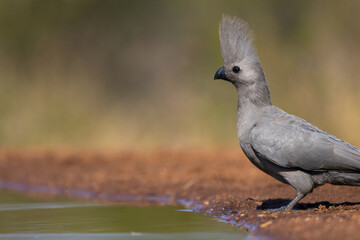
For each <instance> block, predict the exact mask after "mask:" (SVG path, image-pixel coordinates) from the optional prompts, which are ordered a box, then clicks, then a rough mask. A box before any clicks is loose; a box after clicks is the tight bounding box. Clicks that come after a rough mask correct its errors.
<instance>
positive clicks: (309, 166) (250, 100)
mask: <svg viewBox="0 0 360 240" xmlns="http://www.w3.org/2000/svg"><path fill="white" fill-rule="evenodd" d="M219 33H220V45H221V54H222V57H223V59H224V66H223V67H221V68H220V69H219V70H217V72H216V74H215V77H214V79H223V80H226V81H229V82H230V83H232V84H233V85H234V86H235V88H236V90H237V93H238V112H237V130H238V137H239V142H240V146H241V148H242V150H243V151H244V153H245V155H246V156H247V157H248V158H249V160H250V161H251V162H252V163H253V164H254V165H255V166H256V167H258V168H259V169H261V170H262V171H264V172H265V173H267V174H269V175H271V176H272V177H274V178H276V179H277V180H279V181H281V182H283V183H286V184H289V185H291V186H292V187H293V188H295V190H296V192H297V194H296V197H295V198H294V199H293V200H292V201H291V202H290V203H289V204H288V205H286V206H283V207H281V208H278V209H274V210H273V211H288V210H290V209H292V208H293V207H294V206H295V205H296V203H297V202H298V201H299V200H301V199H302V198H303V197H305V196H306V195H307V194H308V193H310V192H312V190H313V189H314V188H315V187H318V186H321V185H323V184H325V183H330V184H335V185H353V186H359V185H360V150H359V149H358V148H356V147H354V146H352V145H350V144H349V143H346V142H344V141H343V140H341V139H339V138H337V137H335V136H333V135H331V134H329V133H327V132H324V131H322V130H320V129H319V128H317V127H315V126H313V125H311V124H310V123H308V122H306V121H305V120H303V119H301V118H299V117H296V116H294V115H290V114H288V113H286V112H284V111H283V110H281V109H279V108H277V107H275V106H274V105H272V104H271V101H270V91H269V87H268V84H267V82H266V79H265V75H264V71H263V69H262V66H261V64H260V61H259V58H258V57H257V55H256V52H255V48H254V46H253V44H252V37H251V33H250V31H249V29H248V26H247V24H246V22H244V21H243V20H241V19H238V18H232V17H227V16H224V17H223V20H222V22H221V25H220V31H219Z"/></svg>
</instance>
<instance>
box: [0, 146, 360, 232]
mask: <svg viewBox="0 0 360 240" xmlns="http://www.w3.org/2000/svg"><path fill="white" fill-rule="evenodd" d="M0 176H1V177H0V180H2V181H8V182H15V183H25V184H31V185H46V186H48V187H58V188H60V189H63V192H62V193H63V194H71V191H70V190H71V189H82V190H89V191H92V192H95V193H96V194H102V195H96V196H104V194H105V195H106V194H108V195H111V194H122V195H126V196H129V195H132V196H142V197H144V199H145V198H146V197H158V196H167V197H171V199H173V201H174V202H176V201H177V200H178V199H187V200H190V201H193V202H200V203H202V204H203V208H202V209H201V211H203V212H205V213H208V214H211V215H216V216H224V215H226V216H225V217H223V218H224V219H226V220H227V221H229V222H230V223H233V224H236V225H239V226H241V227H243V228H247V229H248V230H250V231H251V232H252V233H253V234H254V235H257V236H259V237H271V238H273V239H359V236H360V202H359V201H360V194H359V193H360V188H359V187H344V186H331V185H326V186H322V187H319V188H317V189H315V190H314V192H313V193H312V194H310V195H308V196H307V197H306V198H304V199H303V200H302V201H301V202H300V204H298V205H297V206H296V210H292V211H290V212H287V213H269V212H268V211H267V209H271V208H275V207H279V206H281V205H283V204H286V203H287V202H288V201H289V200H290V199H291V198H293V197H294V196H295V190H294V189H292V188H291V187H290V186H288V185H284V184H282V183H280V182H277V181H276V180H274V179H272V178H271V177H269V176H267V175H266V174H265V173H263V172H261V171H260V170H258V169H257V168H256V167H255V166H253V165H252V164H251V163H250V162H249V161H248V160H247V159H246V157H245V156H244V155H243V153H242V151H241V149H240V148H236V149H221V150H213V149H212V150H197V149H192V150H187V151H179V150H177V151H169V150H158V151H153V152H151V153H138V152H134V151H128V152H121V153H105V152H95V151H50V150H47V151H40V150H37V151H35V150H22V151H19V150H1V151H0ZM30 190H31V189H30ZM148 199H149V198H148Z"/></svg>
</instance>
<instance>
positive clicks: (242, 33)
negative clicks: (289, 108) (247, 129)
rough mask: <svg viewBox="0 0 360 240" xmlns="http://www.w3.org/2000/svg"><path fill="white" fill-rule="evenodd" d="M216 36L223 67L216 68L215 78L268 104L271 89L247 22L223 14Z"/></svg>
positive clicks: (255, 99) (252, 98)
mask: <svg viewBox="0 0 360 240" xmlns="http://www.w3.org/2000/svg"><path fill="white" fill-rule="evenodd" d="M219 35H220V47H221V55H222V57H223V59H224V66H223V67H221V68H219V70H217V72H216V73H215V76H214V79H223V80H226V81H229V82H231V83H232V84H234V85H235V87H236V88H237V89H238V91H241V92H242V93H243V94H242V95H244V93H246V94H245V95H247V96H248V97H249V98H251V100H253V101H255V102H258V101H260V102H264V104H267V103H270V91H269V88H268V86H267V82H266V79H265V75H264V71H263V69H262V66H261V63H260V61H259V58H258V57H257V55H256V51H255V48H254V46H253V38H252V34H251V31H250V29H249V27H248V25H247V23H246V22H245V21H243V20H241V19H239V18H236V17H228V16H223V19H222V22H221V24H220V29H219ZM239 89H240V90H239ZM245 97H246V96H245Z"/></svg>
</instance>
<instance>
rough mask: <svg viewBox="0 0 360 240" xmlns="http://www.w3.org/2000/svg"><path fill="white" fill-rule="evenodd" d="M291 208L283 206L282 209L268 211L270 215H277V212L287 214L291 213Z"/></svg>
mask: <svg viewBox="0 0 360 240" xmlns="http://www.w3.org/2000/svg"><path fill="white" fill-rule="evenodd" d="M289 210H290V208H288V206H282V207H279V208H275V209H270V210H268V211H269V212H270V213H276V212H287V211H289Z"/></svg>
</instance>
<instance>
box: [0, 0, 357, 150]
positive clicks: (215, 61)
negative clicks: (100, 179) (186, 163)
mask: <svg viewBox="0 0 360 240" xmlns="http://www.w3.org/2000/svg"><path fill="white" fill-rule="evenodd" d="M359 7H360V2H356V1H350V0H349V1H342V2H339V1H326V2H320V1H310V0H308V1H294V0H292V1H279V0H272V1H251V0H248V1H229V0H226V1H220V0H218V1H214V0H209V1H207V0H206V1H205V0H197V1H190V0H186V1H166V0H162V1H158V0H157V1H146V0H141V1H140V0H135V1H134V0H129V1H115V0H113V1H110V0H105V1H104V0H101V1H100V0H99V1H94V0H86V1H85V0H78V1H68V0H58V1H46V0H31V1H28V0H24V1H20V0H19V1H10V0H4V1H1V2H0V53H1V54H0V62H1V64H0V86H1V87H0V144H1V145H2V146H75V147H79V146H80V147H100V148H101V147H107V148H142V147H158V146H170V147H181V146H193V145H194V146H208V145H213V144H223V145H229V144H236V142H237V141H236V139H237V137H236V132H235V131H234V129H235V128H236V126H235V125H236V121H235V118H236V94H235V90H234V89H233V87H232V86H230V85H229V84H225V83H224V82H215V81H213V80H212V78H213V75H214V73H215V71H216V70H217V69H218V67H220V66H222V64H223V63H222V58H221V55H220V49H219V40H218V23H219V22H220V20H221V16H222V14H229V15H236V16H239V17H242V18H244V19H245V20H246V21H248V22H249V24H250V26H251V27H252V28H253V29H254V32H255V44H256V46H257V49H258V53H259V56H260V59H261V61H262V64H263V66H264V68H265V72H266V74H267V78H268V81H269V84H270V88H271V91H272V100H273V103H274V104H275V105H278V106H280V107H282V108H283V109H284V110H286V111H288V112H290V113H293V114H296V115H299V116H301V117H303V118H305V119H306V120H308V121H310V122H312V123H314V124H316V125H317V126H319V127H321V128H323V129H324V130H327V131H329V132H331V133H333V134H335V135H337V136H339V137H341V138H344V139H346V140H348V141H351V142H354V143H356V142H357V143H359V142H360V134H359V133H358V132H356V131H355V130H354V129H358V126H359V122H360V95H359V94H358V92H359V90H360V81H359V78H360V77H359V74H358V73H357V71H358V64H359V62H360V51H359V50H360V44H359V42H360V27H359V26H360V25H359V24H358V22H359V20H360V19H359V18H360V15H359V14H358V9H359Z"/></svg>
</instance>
